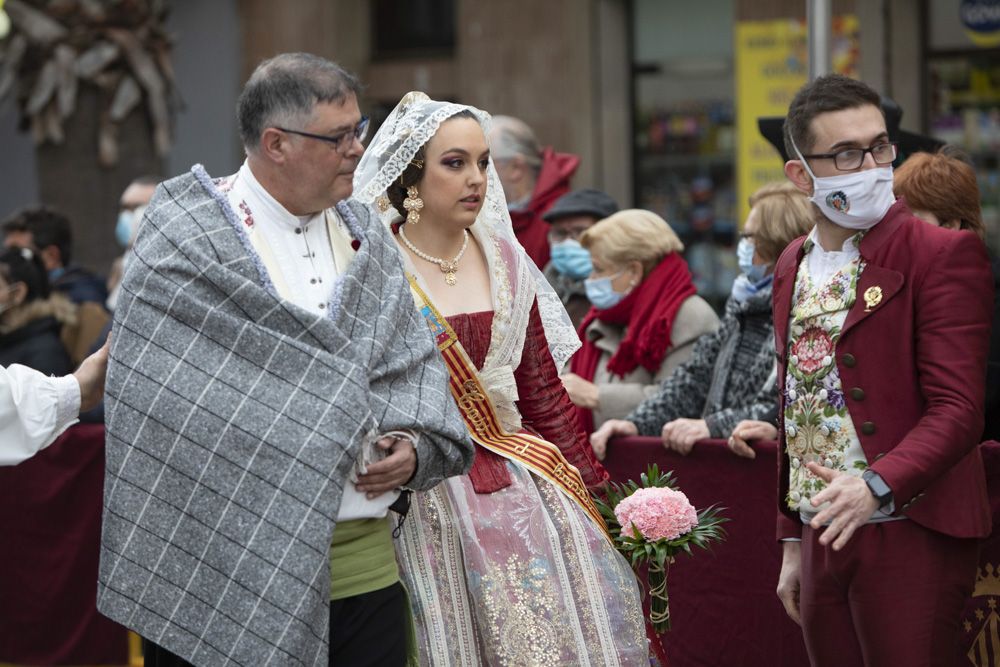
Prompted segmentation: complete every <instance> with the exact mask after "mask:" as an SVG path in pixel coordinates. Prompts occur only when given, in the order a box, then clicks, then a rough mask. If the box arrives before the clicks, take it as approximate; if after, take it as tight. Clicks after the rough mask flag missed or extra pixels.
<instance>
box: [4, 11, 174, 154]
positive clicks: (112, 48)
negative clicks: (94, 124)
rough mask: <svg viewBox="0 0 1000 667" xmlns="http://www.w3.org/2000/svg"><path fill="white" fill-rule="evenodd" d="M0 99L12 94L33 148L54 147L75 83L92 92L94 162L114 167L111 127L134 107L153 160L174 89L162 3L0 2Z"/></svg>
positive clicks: (164, 141) (165, 144)
mask: <svg viewBox="0 0 1000 667" xmlns="http://www.w3.org/2000/svg"><path fill="white" fill-rule="evenodd" d="M0 7H2V10H3V11H4V12H5V13H6V14H7V16H8V17H9V19H10V26H11V27H10V32H9V33H8V34H7V36H6V37H3V36H0V101H3V99H4V98H5V97H7V96H8V95H9V94H10V93H11V92H15V94H16V96H17V104H18V108H19V110H20V112H21V122H22V124H23V125H22V126H30V128H31V134H32V137H33V138H34V140H35V144H36V145H38V144H43V143H46V142H51V143H53V144H61V143H62V142H63V140H64V137H65V134H64V131H63V126H64V123H66V121H67V120H68V119H69V118H70V117H71V116H72V115H73V112H74V111H75V110H76V102H77V93H78V91H79V88H80V86H81V85H91V86H94V87H96V89H97V90H98V91H99V93H100V99H101V106H102V109H101V114H100V121H99V124H98V137H97V140H98V141H97V143H98V161H99V162H100V164H101V165H102V166H106V167H110V166H113V165H114V164H116V163H117V162H118V128H119V125H120V123H121V122H122V121H123V120H124V119H125V118H126V117H127V116H128V115H129V114H130V113H131V112H132V111H133V110H134V109H135V108H136V107H138V106H139V105H140V104H141V103H143V102H145V108H146V111H147V113H148V115H149V119H150V122H151V125H152V132H153V145H154V147H155V149H156V153H157V155H158V156H160V157H163V156H164V155H166V153H167V151H168V150H169V149H170V120H171V116H172V111H173V107H174V106H176V105H175V104H173V101H174V99H175V98H174V96H175V94H176V87H175V85H174V73H173V68H172V66H171V63H170V46H171V45H170V39H169V38H168V36H167V34H166V30H165V22H166V16H167V2H166V0H6V1H4V0H0Z"/></svg>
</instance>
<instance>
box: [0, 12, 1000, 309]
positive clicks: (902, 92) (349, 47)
mask: <svg viewBox="0 0 1000 667" xmlns="http://www.w3.org/2000/svg"><path fill="white" fill-rule="evenodd" d="M10 1H16V0H10ZM129 1H131V2H139V1H140V0H129ZM148 1H149V3H150V4H151V5H159V4H163V3H162V2H158V1H157V0H148ZM21 2H22V3H26V4H33V5H35V6H44V5H46V4H47V3H46V2H41V1H38V2H29V1H28V0H21ZM106 2H111V4H114V0H106ZM61 4H62V5H73V4H74V3H73V2H68V1H64V2H62V3H61ZM81 4H85V3H81ZM166 4H167V6H168V7H169V15H168V18H167V23H166V32H167V33H168V34H169V35H170V36H171V38H172V40H173V46H172V57H171V63H172V67H173V70H174V74H175V79H176V95H175V96H174V100H175V102H176V103H177V104H176V114H175V116H174V121H173V132H172V146H171V148H170V151H169V153H168V154H166V155H165V156H164V157H162V158H160V157H157V156H156V155H155V153H154V151H153V144H152V141H151V139H150V136H149V135H150V134H151V132H150V129H149V128H150V121H149V118H148V113H147V112H146V111H145V109H144V108H143V107H141V106H139V107H137V108H136V109H135V111H133V112H132V115H131V116H130V117H129V118H127V119H125V121H124V124H123V125H122V129H121V131H120V132H119V142H120V144H121V146H120V151H119V153H120V159H119V161H118V162H117V164H116V165H115V166H114V167H111V168H108V167H101V166H99V165H98V163H97V160H96V158H95V157H93V156H94V155H96V153H97V145H96V143H97V139H96V138H95V136H96V135H95V133H93V132H79V133H78V136H76V135H74V134H73V131H74V128H76V127H78V126H85V125H86V124H87V123H90V124H94V123H96V122H98V121H99V119H98V118H96V116H97V112H93V111H87V106H86V104H80V105H78V110H77V112H76V113H77V114H80V115H81V119H80V122H79V124H77V123H76V119H74V123H73V124H68V125H67V132H66V137H65V140H64V143H63V144H61V145H51V144H47V145H43V146H39V147H37V148H36V147H35V146H34V144H33V142H32V139H31V137H30V136H29V135H28V134H26V133H22V132H20V131H18V119H19V113H18V110H17V108H16V107H15V105H14V104H13V103H12V102H11V101H10V99H9V98H8V99H7V100H6V101H4V102H3V104H2V106H0V146H2V147H3V151H2V153H0V216H5V215H6V214H7V213H8V212H10V211H11V210H13V209H15V208H17V207H19V206H22V205H26V204H29V203H33V202H37V201H45V202H46V203H49V204H54V205H56V206H58V207H60V208H63V209H64V210H66V211H67V212H68V213H69V214H70V216H71V217H72V218H73V219H74V223H75V225H76V228H77V232H78V233H77V236H78V243H77V245H78V246H79V247H78V249H77V254H78V256H79V257H80V260H81V262H82V263H84V264H87V265H90V266H92V267H93V268H95V269H98V270H106V268H107V264H108V263H109V262H110V260H111V259H112V258H113V257H114V256H115V254H117V252H118V249H116V248H115V247H114V242H113V231H114V224H115V217H116V214H117V197H118V194H119V193H121V191H122V189H123V188H124V187H125V185H127V184H128V182H129V181H130V180H131V179H132V178H133V177H134V176H136V175H138V172H147V171H154V172H156V173H159V174H162V175H164V176H170V175H174V174H178V173H180V172H182V171H184V170H186V169H188V168H189V167H190V165H191V164H193V163H196V162H201V163H204V164H205V166H206V167H207V168H208V170H209V172H210V173H212V174H216V175H225V174H229V173H232V172H234V171H236V169H237V168H238V167H239V164H240V162H241V161H242V151H241V147H240V145H239V141H238V139H237V134H236V128H235V119H234V108H235V103H236V97H237V95H238V92H239V90H240V87H241V86H242V83H243V81H245V80H246V78H247V76H248V75H249V73H250V72H251V71H252V70H253V68H254V67H255V66H256V64H257V63H258V62H259V61H260V60H261V59H263V58H266V57H268V56H270V55H272V54H275V53H278V52H282V51H293V50H299V51H311V52H314V53H317V54H320V55H324V56H327V57H329V58H332V59H334V60H337V61H338V62H340V63H341V64H343V65H344V66H346V67H347V68H349V69H351V70H353V71H355V72H357V73H358V74H360V75H361V77H362V79H363V80H364V82H365V83H366V85H367V89H366V92H365V96H364V99H363V100H362V108H363V109H364V111H365V113H369V114H370V115H371V116H372V117H373V120H374V121H375V123H376V124H377V123H378V122H379V121H380V120H381V118H384V116H385V114H386V113H387V112H388V111H389V110H390V109H392V107H393V106H394V105H395V103H396V102H397V101H398V100H399V98H400V97H401V96H402V95H403V94H404V93H406V92H407V91H409V90H415V89H419V90H424V91H426V92H427V93H428V94H429V95H431V96H432V97H435V98H443V99H451V100H456V101H459V102H465V103H469V104H474V105H476V106H479V107H482V108H484V109H486V110H488V111H490V112H492V113H494V114H508V115H513V116H517V117H520V118H522V119H523V120H525V121H526V122H527V123H528V124H529V125H531V126H532V127H533V128H534V130H535V132H536V133H537V135H538V137H539V139H540V140H541V142H542V143H543V144H544V145H551V146H554V147H555V148H556V149H557V150H560V151H566V152H572V153H576V154H578V155H580V157H581V158H582V162H581V166H580V169H579V170H578V172H577V174H576V176H575V178H574V186H575V187H578V188H579V187H596V188H600V189H602V190H605V191H607V192H608V193H610V194H611V195H613V196H614V197H615V198H616V199H617V200H618V201H619V202H621V203H622V204H623V205H625V206H639V207H644V208H649V209H651V210H653V211H656V212H657V213H659V214H660V215H662V216H663V217H664V218H666V219H667V220H668V221H669V222H670V224H671V225H673V226H674V227H675V229H676V230H677V231H678V233H680V234H681V236H682V238H683V239H684V240H685V241H686V243H687V245H688V257H689V260H690V262H691V266H692V269H693V270H694V271H695V273H696V274H697V275H696V278H697V280H698V285H699V288H700V289H701V291H702V293H703V295H704V296H707V297H709V298H722V297H724V295H726V294H728V293H729V286H730V284H731V282H732V278H733V276H734V274H735V270H736V268H735V253H734V252H733V251H732V247H733V244H734V243H735V238H736V237H735V234H736V231H737V230H738V227H739V224H740V221H741V220H742V217H743V216H744V215H745V213H746V206H745V204H744V202H745V199H746V197H747V195H749V194H750V192H752V191H753V190H754V189H755V188H756V187H758V186H759V185H760V184H762V183H763V182H766V181H767V180H771V179H775V178H782V177H783V176H782V174H781V164H782V163H781V159H780V157H779V156H778V154H777V152H776V151H775V150H774V149H773V148H772V147H771V146H770V144H768V143H767V142H766V141H765V140H764V139H763V138H762V137H761V136H760V134H759V132H758V131H757V129H756V118H757V117H759V116H774V115H781V114H782V112H783V110H784V109H785V108H787V104H788V102H789V100H790V97H791V95H792V94H793V93H794V91H795V90H796V89H797V88H798V87H799V86H800V85H801V84H802V83H804V82H805V80H806V78H807V55H806V54H807V49H806V27H805V8H806V0H698V2H690V1H689V0H548V1H547V2H537V1H536V0H504V1H502V2H500V1H497V2H479V1H476V0H371V1H369V2H361V1H359V0H289V1H287V2H281V3H276V2H267V1H265V0H212V1H211V2H195V1H194V0H173V1H172V2H168V3H166ZM9 5H10V3H9V2H8V8H9ZM833 16H834V20H833V39H832V44H833V53H832V63H833V67H834V69H835V70H837V71H841V72H845V73H847V74H850V75H852V76H857V77H860V78H861V79H863V80H865V81H867V82H868V83H870V84H872V85H873V86H874V87H875V88H876V89H878V90H879V91H880V92H882V93H883V94H884V95H886V96H888V97H891V98H892V99H894V100H895V101H896V102H897V103H898V104H899V106H900V107H901V108H902V109H903V111H904V114H903V118H902V122H901V128H903V129H905V130H908V131H911V132H916V133H922V134H928V135H932V136H935V137H938V138H940V139H942V140H945V141H947V142H949V143H952V144H955V145H957V146H959V147H961V148H963V149H965V150H966V151H967V152H968V153H969V154H970V155H971V157H972V158H973V160H974V162H975V164H976V167H977V170H978V172H979V175H980V187H981V189H982V193H983V210H984V215H985V218H986V222H987V226H988V227H989V229H990V239H991V243H992V244H993V246H994V248H995V249H996V248H997V245H998V243H1000V238H998V237H1000V233H998V225H1000V220H998V217H1000V214H998V207H1000V168H998V161H997V154H998V149H1000V58H998V56H1000V37H998V35H1000V3H998V2H997V1H996V0H839V1H834V2H833ZM8 39H9V37H8ZM81 95H83V93H81ZM81 99H83V98H81ZM88 113H90V114H91V116H94V118H91V119H90V120H87V118H86V116H87V114H88ZM129 123H131V124H132V125H131V130H129V129H128V127H126V126H127V125H128V124H129Z"/></svg>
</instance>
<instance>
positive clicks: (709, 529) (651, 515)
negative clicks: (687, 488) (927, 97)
mask: <svg viewBox="0 0 1000 667" xmlns="http://www.w3.org/2000/svg"><path fill="white" fill-rule="evenodd" d="M640 480H641V484H636V483H635V482H633V481H631V480H629V481H628V482H627V483H625V484H614V483H612V484H610V485H609V486H608V495H607V500H600V499H598V500H597V507H598V509H599V510H600V511H601V515H602V516H603V517H604V520H605V522H606V523H607V524H608V532H610V533H611V537H612V538H613V539H614V542H615V547H617V549H618V551H620V552H621V553H622V554H623V555H624V556H625V558H627V559H628V560H629V563H631V565H632V567H633V568H634V569H637V568H639V567H640V566H641V565H646V566H647V567H648V571H649V578H648V584H649V596H650V604H649V622H650V625H651V626H652V629H653V630H654V631H655V632H656V633H657V634H659V633H661V632H664V631H666V630H669V629H670V605H669V600H668V598H667V569H668V568H669V567H670V564H671V563H673V562H674V558H675V556H676V555H677V554H679V553H680V552H682V551H683V552H685V553H687V554H688V555H693V552H692V551H691V547H692V546H695V547H699V548H701V549H707V548H708V547H709V545H710V544H711V543H712V542H715V541H719V540H722V539H724V538H725V535H726V531H725V530H724V529H723V528H722V524H723V523H724V522H725V521H727V519H725V518H723V517H722V516H721V515H720V514H719V512H720V508H717V507H716V506H714V505H713V506H712V507H709V508H707V509H703V510H701V511H700V512H699V511H697V510H696V509H695V508H694V506H693V505H692V504H691V502H690V501H689V500H688V498H687V496H685V495H684V494H683V493H681V492H680V491H678V490H677V488H676V484H675V483H674V478H673V473H671V472H668V473H666V474H660V470H659V468H658V467H657V466H656V465H655V464H654V465H652V466H650V467H649V469H648V470H647V471H646V472H645V473H644V474H643V475H642V476H641V477H640Z"/></svg>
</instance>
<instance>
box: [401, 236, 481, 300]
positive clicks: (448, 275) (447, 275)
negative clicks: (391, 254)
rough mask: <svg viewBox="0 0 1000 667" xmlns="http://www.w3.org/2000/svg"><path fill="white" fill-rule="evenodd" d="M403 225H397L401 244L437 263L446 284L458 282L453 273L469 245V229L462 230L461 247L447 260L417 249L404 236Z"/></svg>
mask: <svg viewBox="0 0 1000 667" xmlns="http://www.w3.org/2000/svg"><path fill="white" fill-rule="evenodd" d="M405 226H406V225H400V226H399V238H401V239H403V245H405V246H406V247H407V248H409V249H410V250H411V251H412V252H413V254H414V255H416V256H417V257H419V258H420V259H422V260H424V261H426V262H430V263H431V264H437V265H438V266H439V267H440V268H441V273H443V274H444V281H445V282H446V283H448V285H455V284H456V283H458V278H456V277H455V273H456V272H457V271H458V263H459V261H461V259H462V255H464V254H465V249H466V248H468V247H469V230H467V229H463V230H462V233H463V234H464V235H465V237H464V240H463V241H462V249H461V250H459V251H458V254H457V255H455V258H454V259H452V260H451V261H448V260H447V259H441V258H440V257H432V256H430V255H428V254H427V253H425V252H421V251H420V250H419V249H417V247H416V246H415V245H413V243H412V242H410V239H408V238H406V232H404V231H403V227H405Z"/></svg>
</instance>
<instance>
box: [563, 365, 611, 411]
mask: <svg viewBox="0 0 1000 667" xmlns="http://www.w3.org/2000/svg"><path fill="white" fill-rule="evenodd" d="M559 379H560V380H562V383H563V386H564V387H566V393H567V394H569V400H571V401H573V405H578V406H580V407H581V408H586V409H587V410H593V409H595V408H597V407H599V406H600V404H601V402H600V399H599V397H598V392H597V385H596V384H594V383H593V382H588V381H587V380H584V379H583V378H582V377H580V376H579V375H577V374H576V373H566V375H563V376H561V377H560V378H559Z"/></svg>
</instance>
